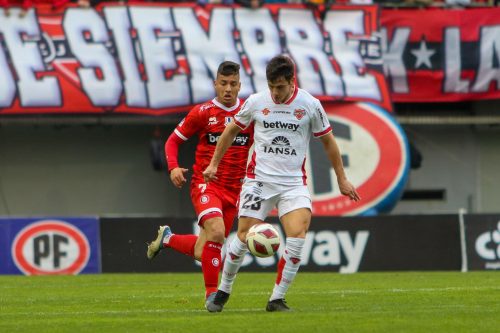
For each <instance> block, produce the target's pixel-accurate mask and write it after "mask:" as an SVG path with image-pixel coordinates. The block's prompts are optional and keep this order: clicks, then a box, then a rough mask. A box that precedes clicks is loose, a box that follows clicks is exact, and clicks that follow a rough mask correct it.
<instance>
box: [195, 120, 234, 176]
mask: <svg viewBox="0 0 500 333" xmlns="http://www.w3.org/2000/svg"><path fill="white" fill-rule="evenodd" d="M240 131H241V128H239V127H238V125H236V124H235V123H234V122H230V123H229V124H228V125H227V126H226V128H225V129H224V132H222V134H221V136H220V138H219V140H218V141H217V146H215V151H214V155H213V156H212V160H211V161H210V164H209V165H208V167H207V168H206V169H205V171H203V178H204V179H205V181H206V182H207V183H208V182H210V181H211V180H214V179H217V176H216V173H217V168H218V167H219V163H220V161H221V159H222V157H223V156H224V154H225V153H226V150H227V149H228V148H229V147H230V146H231V144H232V143H233V141H234V138H235V137H236V135H238V133H239V132H240Z"/></svg>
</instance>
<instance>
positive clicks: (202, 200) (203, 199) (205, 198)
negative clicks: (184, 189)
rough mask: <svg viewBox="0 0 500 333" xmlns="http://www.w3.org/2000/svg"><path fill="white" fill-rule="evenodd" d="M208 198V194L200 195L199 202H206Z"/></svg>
mask: <svg viewBox="0 0 500 333" xmlns="http://www.w3.org/2000/svg"><path fill="white" fill-rule="evenodd" d="M208 200H209V198H208V195H205V194H204V195H202V196H201V198H200V202H201V203H202V204H206V203H207V202H208Z"/></svg>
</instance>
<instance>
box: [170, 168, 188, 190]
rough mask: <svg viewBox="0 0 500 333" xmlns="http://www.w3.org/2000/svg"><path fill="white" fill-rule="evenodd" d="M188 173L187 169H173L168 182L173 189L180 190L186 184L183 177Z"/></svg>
mask: <svg viewBox="0 0 500 333" xmlns="http://www.w3.org/2000/svg"><path fill="white" fill-rule="evenodd" d="M188 171H189V170H188V169H184V168H173V169H172V170H171V171H170V180H171V181H172V183H173V184H174V186H175V187H177V188H181V187H182V186H183V185H184V184H185V183H186V177H184V174H185V173H186V172H188Z"/></svg>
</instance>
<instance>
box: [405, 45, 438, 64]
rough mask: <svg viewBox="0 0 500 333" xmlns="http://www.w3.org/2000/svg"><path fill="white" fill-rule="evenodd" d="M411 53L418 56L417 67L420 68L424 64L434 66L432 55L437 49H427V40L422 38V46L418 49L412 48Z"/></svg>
mask: <svg viewBox="0 0 500 333" xmlns="http://www.w3.org/2000/svg"><path fill="white" fill-rule="evenodd" d="M411 53H412V54H413V55H414V56H415V57H416V58H417V61H416V63H415V68H419V67H420V66H421V65H422V64H424V65H425V66H427V67H428V68H432V63H431V57H432V56H433V55H434V53H436V51H435V50H430V49H427V43H426V42H425V40H421V41H420V47H419V48H418V49H417V50H411Z"/></svg>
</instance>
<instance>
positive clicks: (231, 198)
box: [191, 182, 240, 237]
mask: <svg viewBox="0 0 500 333" xmlns="http://www.w3.org/2000/svg"><path fill="white" fill-rule="evenodd" d="M239 194H240V193H239V191H238V192H236V191H234V190H233V191H228V190H226V189H223V188H220V187H218V186H217V185H213V183H208V184H206V183H195V182H192V183H191V200H192V202H193V207H194V210H195V212H196V215H197V216H198V224H199V225H200V226H202V225H203V223H204V222H205V220H206V219H207V218H211V217H214V216H222V219H223V220H224V226H225V235H226V237H227V236H228V235H229V232H230V231H231V229H232V227H233V223H234V219H235V217H236V215H237V214H238V198H239Z"/></svg>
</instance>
